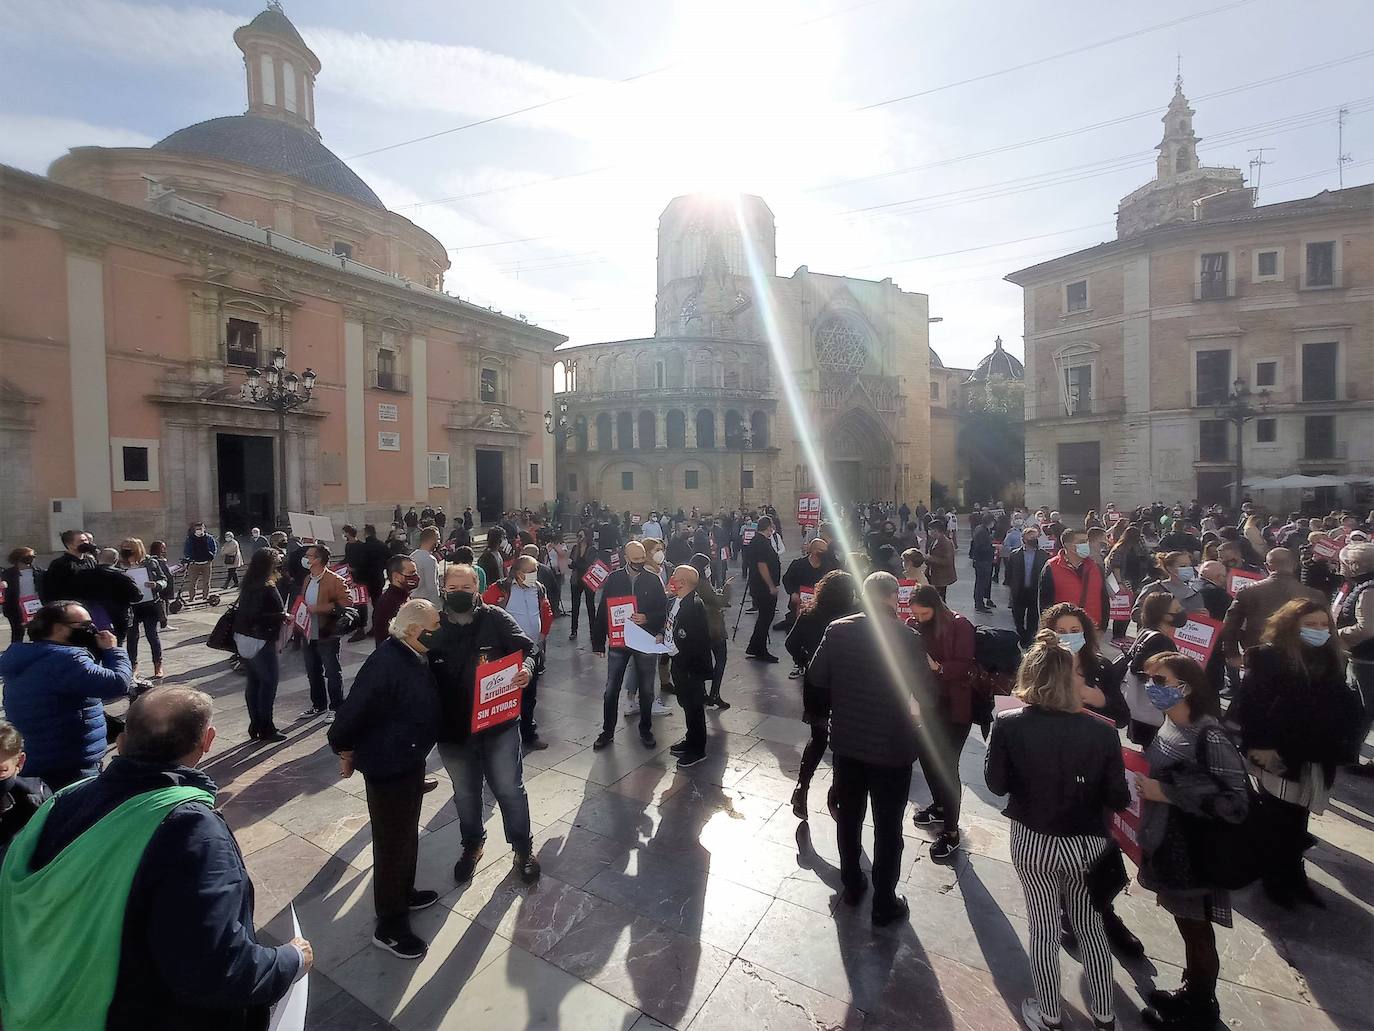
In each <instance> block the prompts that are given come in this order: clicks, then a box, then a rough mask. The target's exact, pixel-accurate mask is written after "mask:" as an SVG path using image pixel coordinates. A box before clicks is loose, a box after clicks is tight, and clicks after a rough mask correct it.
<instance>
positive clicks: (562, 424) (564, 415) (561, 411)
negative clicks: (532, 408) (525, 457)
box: [544, 400, 568, 436]
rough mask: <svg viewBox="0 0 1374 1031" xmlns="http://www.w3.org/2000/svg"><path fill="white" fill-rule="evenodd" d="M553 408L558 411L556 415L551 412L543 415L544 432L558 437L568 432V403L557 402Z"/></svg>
mask: <svg viewBox="0 0 1374 1031" xmlns="http://www.w3.org/2000/svg"><path fill="white" fill-rule="evenodd" d="M554 408H556V409H557V410H558V414H557V415H554V413H553V412H545V413H544V432H545V433H551V434H553V435H554V436H558V435H559V434H561V433H566V432H567V431H568V402H566V401H562V400H560V401H557V402H555V404H554Z"/></svg>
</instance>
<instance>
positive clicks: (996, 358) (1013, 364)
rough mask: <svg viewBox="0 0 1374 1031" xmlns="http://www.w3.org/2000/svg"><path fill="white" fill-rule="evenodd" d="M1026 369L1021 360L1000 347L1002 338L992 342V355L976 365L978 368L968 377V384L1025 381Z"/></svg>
mask: <svg viewBox="0 0 1374 1031" xmlns="http://www.w3.org/2000/svg"><path fill="white" fill-rule="evenodd" d="M1025 377H1026V369H1025V367H1024V366H1023V365H1022V364H1021V359H1019V358H1017V357H1016V356H1014V355H1010V354H1008V353H1007V352H1006V350H1005V349H1004V348H1003V347H1002V338H1001V337H998V338H997V339H996V340H995V341H993V345H992V353H991V354H989V355H986V356H985V357H984V358H983V360H982V361H980V362H979V363H978V368H976V369H974V370H973V374H972V375H971V376H969V378H968V382H969V383H981V382H985V381H987V380H993V379H1025Z"/></svg>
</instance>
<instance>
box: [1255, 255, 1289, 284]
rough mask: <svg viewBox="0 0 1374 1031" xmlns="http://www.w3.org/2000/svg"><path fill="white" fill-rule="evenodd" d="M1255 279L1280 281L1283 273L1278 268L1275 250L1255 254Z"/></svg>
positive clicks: (1277, 256)
mask: <svg viewBox="0 0 1374 1031" xmlns="http://www.w3.org/2000/svg"><path fill="white" fill-rule="evenodd" d="M1255 278H1256V279H1282V278H1283V271H1282V270H1281V268H1280V266H1279V252H1278V251H1276V250H1270V251H1256V252H1255Z"/></svg>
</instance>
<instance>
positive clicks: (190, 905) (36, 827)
mask: <svg viewBox="0 0 1374 1031" xmlns="http://www.w3.org/2000/svg"><path fill="white" fill-rule="evenodd" d="M212 714H213V710H212V705H211V701H210V697H209V696H208V695H206V694H203V693H202V692H200V691H196V690H194V689H192V688H189V687H163V688H157V689H155V690H153V691H149V692H148V693H147V694H145V695H143V696H142V697H140V698H139V699H138V700H136V701H135V702H134V703H133V704H132V705H131V706H130V707H129V714H128V726H127V728H126V730H125V732H124V734H123V735H121V737H120V741H119V755H118V757H116V758H115V759H113V760H111V762H110V765H109V768H108V769H106V770H105V772H104V773H102V774H101V775H100V776H99V777H96V778H95V779H94V780H90V781H88V782H86V783H85V784H81V785H79V786H78V787H76V788H73V789H72V790H71V791H68V792H64V793H62V794H61V795H59V796H58V797H57V798H56V799H55V800H54V801H53V803H52V807H51V809H49V810H47V811H46V812H45V813H40V815H39V816H38V817H37V818H35V819H34V820H33V821H32V822H30V823H29V825H28V826H27V827H26V828H25V829H24V830H23V831H21V832H20V834H19V835H18V837H16V838H15V840H14V842H13V844H12V845H11V846H10V852H9V854H8V856H7V859H6V863H5V865H4V868H3V873H2V874H0V877H2V878H3V882H4V883H3V884H2V885H0V897H3V899H4V902H3V904H0V940H3V941H4V943H5V949H4V954H3V957H2V958H0V1011H3V1012H4V1014H5V1023H6V1026H13V1027H16V1028H24V1027H37V1026H42V1027H53V1028H59V1027H60V1028H107V1029H120V1031H123V1029H142V1028H158V1029H160V1031H204V1029H206V1028H231V1027H232V1028H248V1027H266V1026H267V1020H268V1007H270V1006H271V1005H272V1004H273V1003H275V1002H277V1001H278V1000H279V999H280V998H281V997H282V996H283V995H285V994H286V991H287V989H288V988H289V987H290V986H291V983H292V981H294V980H296V979H297V978H298V977H300V976H302V975H303V974H304V973H305V972H306V971H308V970H309V969H310V966H311V964H312V961H313V958H314V957H313V953H312V951H311V948H310V943H309V942H307V941H305V940H304V939H302V938H295V939H293V940H291V941H289V942H287V943H286V944H285V945H280V946H275V947H273V946H267V945H261V944H259V943H258V942H257V940H256V933H255V931H254V928H253V883H252V881H251V880H250V879H249V876H248V871H247V870H246V869H245V868H244V865H243V859H242V857H241V855H240V852H239V849H238V846H237V844H235V842H234V837H233V835H232V834H231V833H230V831H229V828H228V826H227V825H226V824H225V822H224V819H223V817H221V816H220V815H219V814H218V813H217V812H215V810H214V808H213V807H214V804H215V792H216V791H217V790H218V789H217V788H216V786H215V784H214V782H213V781H212V780H210V778H209V777H208V776H207V775H206V774H205V773H203V772H202V771H200V770H198V769H196V766H197V765H198V764H199V763H200V761H201V760H202V758H204V756H205V753H207V752H208V751H209V750H210V747H211V745H212V743H213V742H214V739H215V728H214V726H213V724H212ZM74 988H76V989H78V990H74Z"/></svg>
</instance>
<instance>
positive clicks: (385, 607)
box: [372, 555, 420, 645]
mask: <svg viewBox="0 0 1374 1031" xmlns="http://www.w3.org/2000/svg"><path fill="white" fill-rule="evenodd" d="M419 586H420V574H419V573H417V572H416V571H415V563H414V562H413V561H411V559H410V557H409V556H408V555H392V556H391V558H389V559H387V561H386V590H384V591H383V592H382V594H381V597H379V598H377V599H376V602H375V604H374V605H373V606H372V640H373V641H374V642H375V644H378V645H380V644H381V643H382V642H383V641H385V640H386V639H387V638H388V637H389V636H390V634H391V621H392V619H394V618H395V616H396V613H397V612H399V611H400V610H401V606H402V605H404V604H405V603H406V602H407V601H409V600H410V592H411V591H413V590H414V589H415V588H416V587H419Z"/></svg>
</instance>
